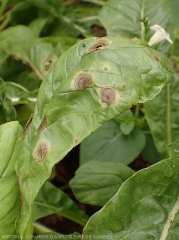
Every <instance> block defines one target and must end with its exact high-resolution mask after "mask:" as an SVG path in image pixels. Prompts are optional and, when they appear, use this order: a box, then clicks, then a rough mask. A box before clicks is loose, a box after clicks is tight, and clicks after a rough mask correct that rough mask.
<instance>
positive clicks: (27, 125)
mask: <svg viewBox="0 0 179 240" xmlns="http://www.w3.org/2000/svg"><path fill="white" fill-rule="evenodd" d="M31 123H32V114H31V116H30V118H29V120H28V121H27V123H26V125H25V128H24V131H23V134H24V135H27V134H28V132H29V129H30V125H31Z"/></svg>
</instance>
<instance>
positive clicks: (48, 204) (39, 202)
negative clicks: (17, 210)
mask: <svg viewBox="0 0 179 240" xmlns="http://www.w3.org/2000/svg"><path fill="white" fill-rule="evenodd" d="M33 211H34V213H33V218H34V221H35V220H37V219H39V218H41V217H44V216H48V215H51V214H54V213H56V214H59V215H60V216H63V217H65V218H68V219H70V220H72V221H74V222H77V223H79V224H81V225H82V226H85V224H86V222H87V220H88V216H87V215H86V214H85V213H84V212H83V211H82V210H80V209H79V208H78V207H77V206H76V204H75V203H74V202H73V201H72V200H71V199H70V198H69V197H68V196H67V195H66V194H65V193H64V192H62V191H60V190H59V189H58V188H56V187H54V186H53V185H52V184H51V183H49V182H45V183H44V185H43V186H42V188H41V189H40V192H39V193H38V195H37V197H36V199H35V202H34V210H33Z"/></svg>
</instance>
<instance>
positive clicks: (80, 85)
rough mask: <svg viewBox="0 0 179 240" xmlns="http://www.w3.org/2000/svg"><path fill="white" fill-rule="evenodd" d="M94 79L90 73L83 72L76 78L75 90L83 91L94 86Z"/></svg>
mask: <svg viewBox="0 0 179 240" xmlns="http://www.w3.org/2000/svg"><path fill="white" fill-rule="evenodd" d="M92 83H93V77H92V75H91V74H90V73H87V72H81V73H80V74H78V75H77V76H76V77H75V89H76V90H82V89H85V88H89V87H91V86H92Z"/></svg>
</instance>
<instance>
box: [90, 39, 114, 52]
mask: <svg viewBox="0 0 179 240" xmlns="http://www.w3.org/2000/svg"><path fill="white" fill-rule="evenodd" d="M110 45H111V42H110V41H109V40H107V39H105V38H97V39H96V43H94V44H93V45H92V46H91V47H90V48H89V50H88V52H87V53H92V52H95V51H98V50H102V49H106V48H108V47H109V46H110Z"/></svg>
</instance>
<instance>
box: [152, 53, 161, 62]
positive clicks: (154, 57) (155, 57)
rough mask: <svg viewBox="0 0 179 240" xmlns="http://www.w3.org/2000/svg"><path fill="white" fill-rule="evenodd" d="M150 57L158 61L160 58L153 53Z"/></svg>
mask: <svg viewBox="0 0 179 240" xmlns="http://www.w3.org/2000/svg"><path fill="white" fill-rule="evenodd" d="M152 58H153V59H155V60H157V61H160V60H159V59H158V57H157V56H156V55H154V54H153V55H152Z"/></svg>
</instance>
